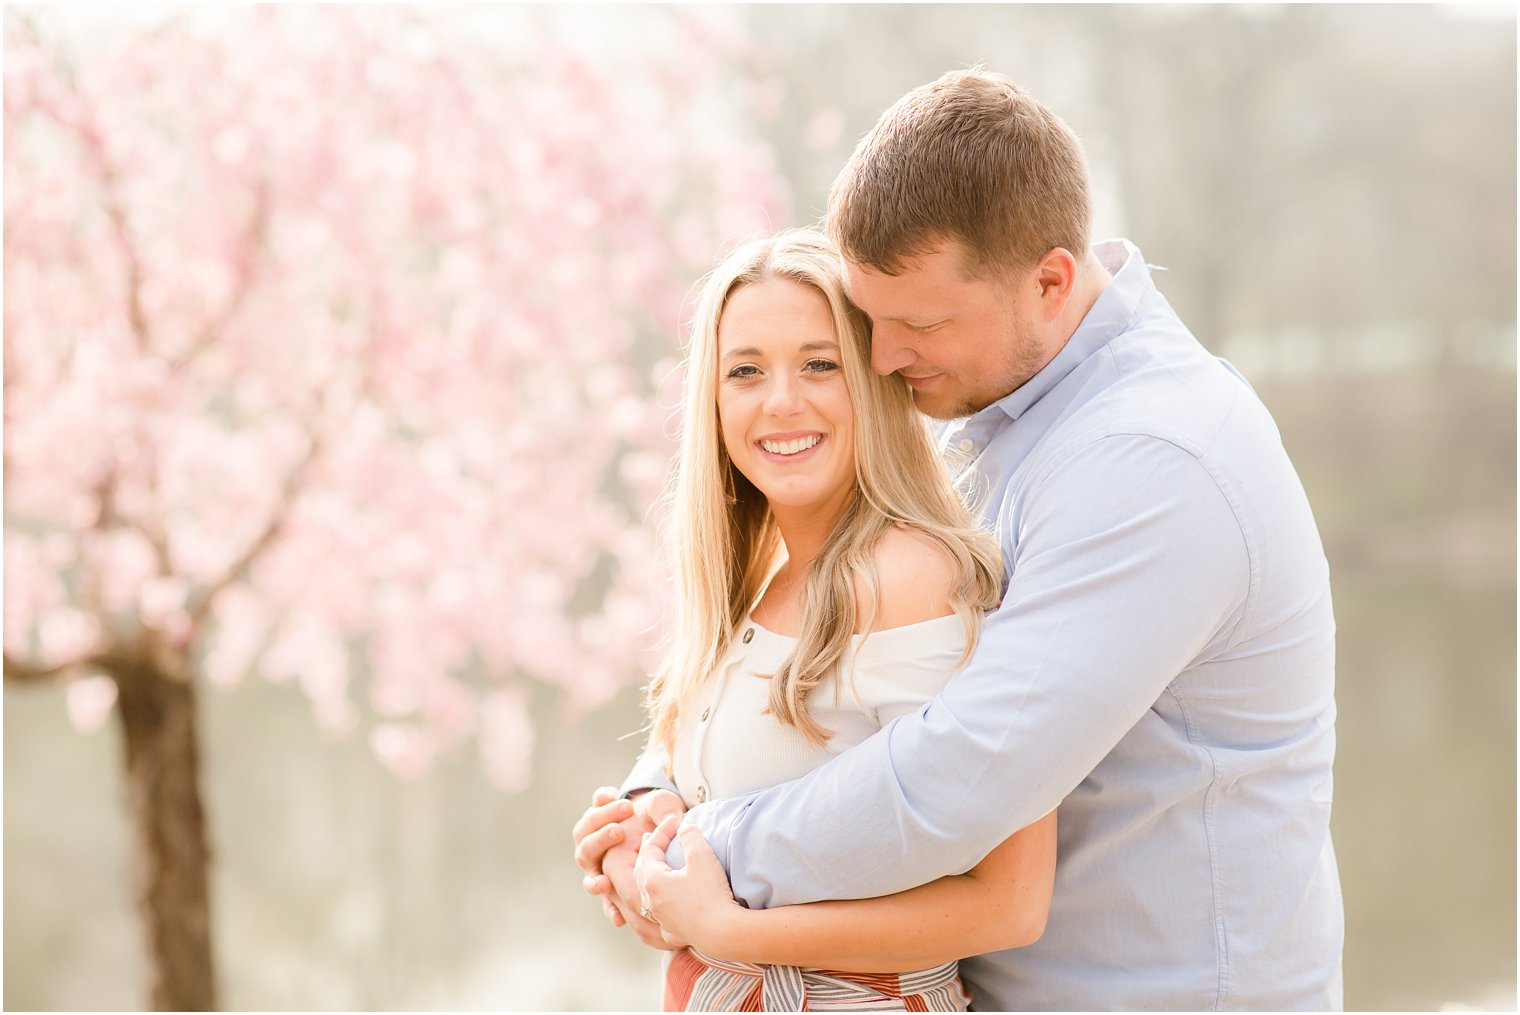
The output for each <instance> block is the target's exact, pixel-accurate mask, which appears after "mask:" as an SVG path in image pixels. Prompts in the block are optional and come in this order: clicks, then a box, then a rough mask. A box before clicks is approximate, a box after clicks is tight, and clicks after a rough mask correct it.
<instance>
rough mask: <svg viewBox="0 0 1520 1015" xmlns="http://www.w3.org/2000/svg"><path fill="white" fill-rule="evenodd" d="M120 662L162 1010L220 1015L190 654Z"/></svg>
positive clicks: (144, 905)
mask: <svg viewBox="0 0 1520 1015" xmlns="http://www.w3.org/2000/svg"><path fill="white" fill-rule="evenodd" d="M155 657H156V658H155ZM113 662H114V665H112V666H111V675H112V676H113V677H114V678H115V680H116V685H117V689H118V698H117V701H118V708H119V714H120V715H121V723H122V729H123V731H124V733H125V734H126V737H125V739H126V752H127V797H128V800H129V802H130V807H131V811H132V822H133V825H134V828H135V831H136V839H137V870H138V877H139V878H140V882H139V891H140V892H141V895H140V899H139V903H140V906H141V911H142V916H143V920H144V923H145V928H146V930H147V935H148V955H149V959H150V961H151V963H152V990H153V995H152V1000H153V1007H154V1009H155V1010H157V1011H212V1010H215V1008H216V985H215V979H214V974H213V972H212V964H211V914H210V905H209V889H208V861H209V854H208V849H207V845H206V820H205V815H204V812H203V811H202V808H201V796H200V752H199V748H198V745H197V727H196V705H195V682H194V681H193V680H192V679H190V676H189V666H188V660H187V659H185V658H184V657H183V654H181V653H151V652H143V653H141V654H139V653H133V654H132V655H130V656H128V657H126V658H119V659H117V660H113Z"/></svg>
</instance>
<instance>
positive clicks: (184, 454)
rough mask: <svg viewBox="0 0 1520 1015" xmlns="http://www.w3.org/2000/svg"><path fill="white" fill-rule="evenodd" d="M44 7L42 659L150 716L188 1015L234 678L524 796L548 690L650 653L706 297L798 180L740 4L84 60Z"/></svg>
mask: <svg viewBox="0 0 1520 1015" xmlns="http://www.w3.org/2000/svg"><path fill="white" fill-rule="evenodd" d="M45 14H46V12H39V13H36V14H33V15H31V16H30V17H24V16H17V15H15V14H13V13H11V14H8V17H7V23H6V39H5V114H4V115H5V134H6V143H5V161H4V165H5V257H4V265H5V275H6V285H5V306H4V326H5V363H4V368H5V374H4V377H5V440H4V467H5V480H6V487H5V490H6V493H5V520H6V524H5V554H4V557H5V634H4V645H5V678H6V682H7V684H8V685H10V684H15V683H18V682H36V681H53V680H61V681H66V682H68V687H69V692H68V699H67V700H68V707H69V711H70V715H71V717H72V718H73V719H74V721H75V723H76V725H78V726H80V727H82V728H90V727H92V726H94V725H98V724H99V723H101V722H103V721H104V720H105V719H106V717H107V716H108V715H109V714H110V713H111V712H112V711H113V710H114V712H115V714H116V715H117V716H118V717H119V719H120V722H121V724H122V729H123V731H124V740H125V745H126V784H127V788H128V793H127V796H128V799H129V801H130V808H131V811H132V816H133V821H134V825H135V828H136V831H137V841H138V848H139V850H140V853H141V856H140V863H139V867H140V869H141V870H142V871H143V872H144V877H145V880H144V884H143V887H142V896H141V897H142V908H143V914H144V919H145V922H146V926H147V930H148V937H149V941H150V948H149V953H150V955H151V956H152V958H153V962H154V977H153V998H152V1003H153V1005H154V1007H157V1008H160V1009H174V1008H196V1009H209V1008H213V1007H214V1006H215V1004H216V996H215V990H214V978H213V973H212V963H211V942H210V934H209V926H210V924H209V908H208V899H207V870H206V864H207V846H206V833H205V826H204V821H203V817H202V809H201V803H200V797H199V790H198V786H197V752H198V751H199V749H200V748H199V746H198V744H197V735H196V688H197V684H198V683H199V682H200V681H201V680H209V681H211V682H212V683H214V684H222V685H230V684H233V683H236V682H237V681H239V680H241V679H243V678H244V677H245V676H247V675H249V674H257V675H261V676H262V677H264V678H266V679H268V680H272V681H276V682H289V683H292V684H295V685H298V686H299V687H300V688H301V690H302V691H303V692H304V693H305V694H306V695H307V697H309V699H310V700H311V703H312V705H313V707H314V708H315V710H316V714H317V716H318V717H319V719H320V720H321V722H322V723H323V724H325V725H327V726H329V727H331V728H334V729H337V730H350V729H353V730H358V731H362V732H363V733H364V734H365V735H367V736H368V737H369V740H370V742H371V744H372V745H373V747H374V749H375V751H376V752H377V754H378V755H379V757H380V758H381V759H382V760H383V761H384V762H385V763H386V764H387V765H389V766H390V767H392V768H393V769H395V770H396V771H397V772H399V773H401V774H403V775H418V774H421V773H422V772H424V771H426V769H427V767H428V765H429V763H430V762H431V761H432V760H433V759H434V758H436V757H438V756H439V755H441V754H444V753H445V752H456V751H458V750H461V749H464V748H465V747H466V746H468V745H471V744H473V745H475V746H476V747H477V748H478V751H479V754H480V758H481V761H482V763H483V765H484V766H485V769H486V770H487V772H488V773H489V774H490V776H491V777H492V778H493V779H494V780H495V781H496V782H497V783H498V784H499V785H500V786H502V787H503V788H504V789H507V790H511V789H513V788H517V787H521V786H522V785H523V784H524V781H525V780H526V779H527V778H528V762H529V759H530V756H531V751H532V745H533V729H532V725H531V721H530V718H529V714H528V711H527V708H526V702H527V687H528V682H530V681H538V682H542V683H546V684H550V685H553V686H555V687H557V688H560V689H561V690H562V692H563V694H564V695H566V696H567V698H568V700H569V701H571V702H572V703H573V704H574V705H575V706H578V707H589V706H591V705H594V704H595V703H597V702H600V701H602V700H604V699H606V698H607V697H608V696H609V695H610V694H612V693H613V692H614V691H615V690H617V689H618V688H620V687H624V686H626V685H627V684H628V683H629V682H630V681H632V680H637V679H639V678H640V676H641V673H642V666H643V665H645V664H647V662H648V655H647V653H648V649H649V646H650V639H651V635H650V630H651V628H652V626H653V625H654V624H655V622H656V618H657V612H658V604H659V595H658V590H659V587H660V577H659V573H658V572H659V568H658V566H657V563H656V560H655V556H654V552H653V547H652V536H651V533H650V530H649V527H648V526H647V525H646V524H644V521H645V513H646V511H647V510H648V507H649V505H650V503H651V502H652V501H653V500H654V498H655V496H656V494H657V492H658V490H659V488H660V486H661V484H662V483H663V479H664V475H665V470H666V467H667V463H668V460H669V453H670V447H669V437H668V433H667V431H668V429H669V425H668V424H669V416H670V410H671V407H672V401H673V399H674V392H675V387H674V385H673V383H671V379H670V378H669V375H670V373H671V365H672V359H671V357H672V356H673V354H674V352H675V348H676V344H675V337H676V334H677V331H678V324H679V318H680V315H681V308H682V306H683V302H684V300H685V298H686V297H687V294H688V293H689V292H690V290H691V287H692V285H693V282H694V281H695V279H696V278H697V277H698V276H699V275H700V274H701V272H702V271H703V270H705V269H706V267H707V266H708V265H709V263H710V262H712V261H713V259H714V258H715V256H716V255H717V254H718V253H720V252H721V251H722V249H724V248H725V247H726V246H727V245H729V244H731V243H732V242H733V241H735V240H737V239H739V238H741V237H742V236H744V235H745V234H748V233H751V232H753V231H755V230H757V229H761V228H766V227H769V226H771V225H774V224H777V223H779V222H782V221H784V220H785V218H786V215H785V212H784V211H783V210H782V209H783V206H784V204H785V202H786V196H785V193H784V191H783V188H782V187H781V185H780V184H779V183H778V177H777V174H776V171H775V169H774V167H773V164H772V161H771V157H770V154H769V152H768V151H767V150H766V149H765V148H764V147H762V146H760V145H759V144H757V143H755V142H754V141H753V140H751V139H750V138H749V137H748V136H747V134H746V127H745V124H746V123H749V122H752V117H750V116H749V115H748V114H747V113H746V112H745V110H746V109H747V105H746V100H745V96H744V92H743V90H742V82H740V81H737V80H735V79H732V78H730V77H728V76H725V72H724V67H725V66H727V65H730V64H733V63H736V62H741V61H742V60H744V59H746V56H745V53H744V41H743V39H742V38H740V37H738V36H737V34H736V33H734V32H732V30H731V29H729V28H728V27H727V25H728V24H729V22H728V21H727V20H725V19H723V18H713V17H706V16H700V17H699V16H697V15H694V14H666V15H653V14H650V13H649V12H647V11H646V12H644V13H643V14H641V16H640V19H639V21H638V22H637V23H638V24H639V25H641V26H642V37H641V38H640V39H638V40H636V41H637V43H638V44H637V45H626V44H625V45H621V46H618V47H616V48H612V47H604V50H603V51H601V52H593V51H591V50H590V49H589V48H586V47H582V46H578V45H577V44H575V42H574V41H573V40H574V39H575V38H576V36H575V34H574V33H568V32H565V31H563V30H561V29H557V28H556V24H555V22H554V17H553V15H551V14H549V13H546V12H538V13H536V14H521V13H520V12H519V14H518V15H516V17H517V20H516V21H515V22H513V23H512V24H510V25H507V26H506V27H509V28H513V29H514V30H513V31H512V32H505V31H501V29H502V25H501V24H498V25H497V26H496V28H497V30H498V31H499V32H500V34H502V38H501V39H499V40H497V41H496V42H495V43H491V44H488V43H487V42H486V41H484V40H482V39H481V38H480V33H479V32H478V31H477V28H478V26H476V27H471V26H472V25H473V24H474V23H473V22H471V23H467V24H463V25H461V24H457V23H454V22H450V21H438V20H430V19H424V18H422V17H421V16H419V15H417V14H414V13H410V12H407V11H405V10H401V9H394V8H392V9H387V10H385V11H381V12H374V11H370V12H361V11H356V10H354V9H351V8H349V9H317V10H304V11H303V10H290V9H254V10H242V11H240V12H239V13H236V14H232V15H227V14H196V15H190V16H181V17H180V18H178V19H177V20H173V21H170V22H168V23H166V24H163V25H160V26H158V27H155V28H153V29H152V30H149V31H136V32H132V33H127V34H124V35H122V36H121V37H120V38H119V39H118V40H116V41H113V42H108V43H107V44H105V45H103V46H102V47H101V49H100V51H99V52H97V53H94V54H93V55H92V56H91V57H90V58H89V59H88V60H77V61H76V60H75V59H73V58H71V57H70V56H68V55H67V54H68V48H67V47H63V46H60V45H58V44H57V43H56V42H55V41H52V40H51V39H50V38H49V33H48V27H49V26H48V19H47V18H46V17H45ZM625 20H627V21H628V24H629V25H633V24H634V23H635V22H634V21H633V20H632V19H625ZM651 23H652V27H651ZM624 41H625V42H627V41H628V40H624ZM212 749H214V745H212Z"/></svg>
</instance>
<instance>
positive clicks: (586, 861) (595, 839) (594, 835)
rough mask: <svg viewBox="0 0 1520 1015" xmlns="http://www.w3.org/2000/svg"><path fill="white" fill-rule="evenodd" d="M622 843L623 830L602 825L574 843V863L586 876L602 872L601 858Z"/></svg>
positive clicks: (612, 825) (614, 825)
mask: <svg viewBox="0 0 1520 1015" xmlns="http://www.w3.org/2000/svg"><path fill="white" fill-rule="evenodd" d="M622 841H623V829H622V827H621V826H619V825H618V824H616V823H614V824H610V825H603V826H602V827H601V828H598V829H597V830H596V831H594V832H591V833H590V834H588V835H586V836H585V837H584V838H578V839H576V842H575V862H576V865H577V866H579V867H580V869H581V870H583V871H585V872H586V873H587V874H600V873H601V872H602V858H603V857H604V856H606V855H607V851H608V850H609V849H611V848H612V847H613V846H616V845H617V844H618V843H620V842H622Z"/></svg>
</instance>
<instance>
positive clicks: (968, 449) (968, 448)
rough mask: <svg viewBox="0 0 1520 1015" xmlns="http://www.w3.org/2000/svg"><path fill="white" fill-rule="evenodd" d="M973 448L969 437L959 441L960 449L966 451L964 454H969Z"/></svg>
mask: <svg viewBox="0 0 1520 1015" xmlns="http://www.w3.org/2000/svg"><path fill="white" fill-rule="evenodd" d="M975 448H976V445H975V444H973V443H972V442H971V441H970V439H967V440H963V441H961V450H962V451H964V452H966V454H968V455H969V454H970V453H971V452H972V451H973V450H975Z"/></svg>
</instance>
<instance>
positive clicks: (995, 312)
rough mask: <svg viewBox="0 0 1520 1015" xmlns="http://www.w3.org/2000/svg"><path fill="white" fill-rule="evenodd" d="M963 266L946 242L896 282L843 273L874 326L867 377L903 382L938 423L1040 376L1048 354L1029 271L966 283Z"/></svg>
mask: <svg viewBox="0 0 1520 1015" xmlns="http://www.w3.org/2000/svg"><path fill="white" fill-rule="evenodd" d="M964 256H965V255H964V253H963V248H962V247H961V245H960V244H959V243H958V242H956V241H953V240H950V241H946V242H943V243H941V244H940V245H939V246H937V247H935V248H934V249H933V250H932V251H931V252H930V253H928V254H925V255H923V256H921V257H918V258H915V259H913V260H911V261H909V262H908V263H907V266H906V267H905V268H904V269H903V270H902V272H901V273H899V274H897V275H884V274H882V273H881V272H878V271H873V270H872V269H870V268H867V267H865V266H863V265H858V264H854V263H852V262H849V261H846V262H845V267H844V278H845V291H846V292H847V293H849V296H850V299H852V300H854V301H855V304H856V305H857V306H859V307H860V308H861V309H862V310H864V311H865V312H866V314H867V316H869V317H870V318H871V366H872V368H873V369H874V370H875V371H876V372H877V373H879V374H890V373H894V372H896V373H898V374H900V375H901V376H902V377H903V379H904V380H906V381H907V382H908V385H909V387H911V388H912V389H913V402H914V404H915V405H916V406H917V407H918V410H919V411H920V412H922V413H924V414H925V415H928V416H933V417H935V418H936V419H954V418H957V417H960V416H969V415H971V414H973V413H975V412H978V411H980V410H981V409H984V408H986V407H987V406H989V405H991V404H992V403H993V402H996V401H997V400H998V399H1000V398H1002V397H1003V396H1004V395H1007V394H1009V393H1010V392H1012V391H1013V390H1014V389H1016V388H1018V387H1019V386H1020V385H1022V384H1023V383H1024V382H1025V381H1027V380H1029V378H1031V377H1033V376H1034V375H1035V374H1037V373H1039V371H1040V368H1041V367H1043V366H1044V365H1045V364H1046V363H1047V362H1049V361H1050V358H1051V355H1053V352H1054V350H1053V349H1051V347H1050V340H1049V337H1048V336H1047V335H1046V330H1047V329H1046V328H1044V327H1043V326H1042V321H1041V318H1040V314H1039V306H1038V299H1037V295H1036V294H1037V289H1036V286H1035V274H1034V270H1033V269H1030V270H1029V271H1028V272H1027V273H1020V274H1019V275H1018V276H1016V277H1013V278H1008V279H994V280H991V281H983V280H970V279H967V278H966V277H964V276H963V273H962V268H961V265H962V264H963V263H964V262H963V260H962V258H963V257H964ZM1026 274H1027V278H1026V277H1025V276H1026Z"/></svg>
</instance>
